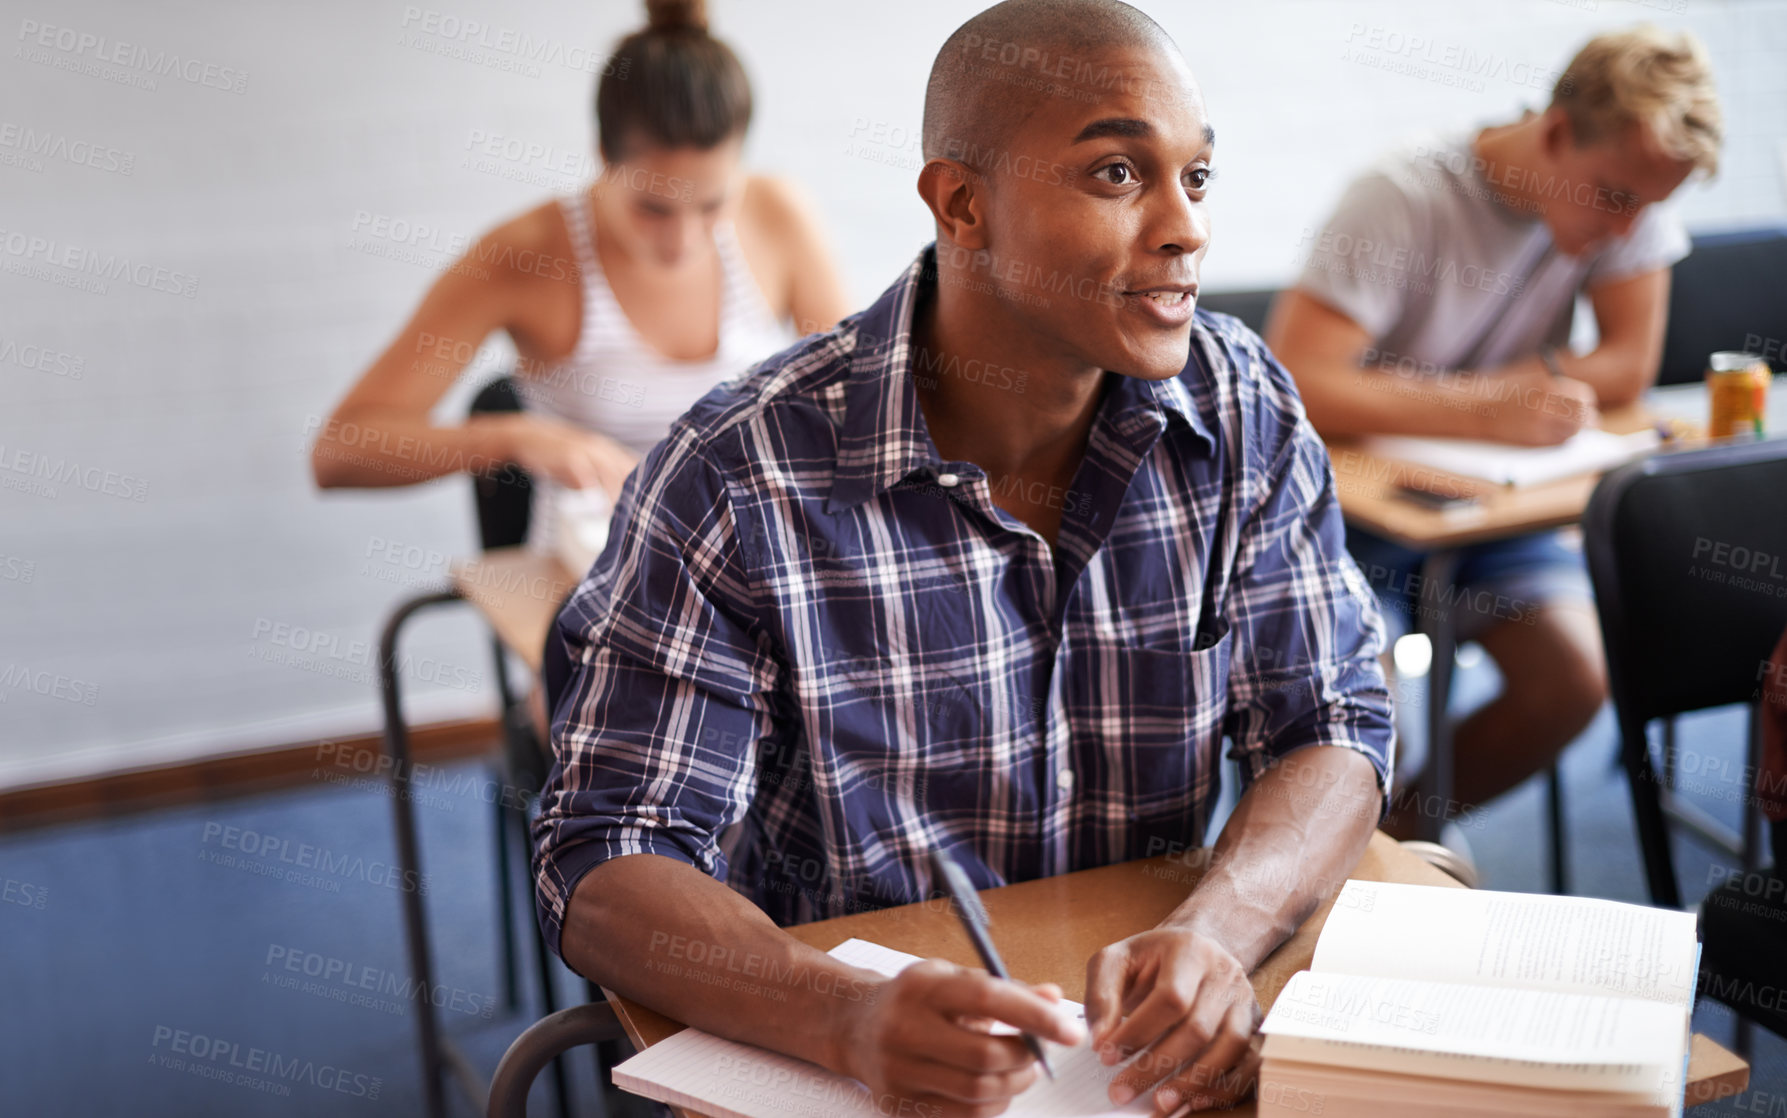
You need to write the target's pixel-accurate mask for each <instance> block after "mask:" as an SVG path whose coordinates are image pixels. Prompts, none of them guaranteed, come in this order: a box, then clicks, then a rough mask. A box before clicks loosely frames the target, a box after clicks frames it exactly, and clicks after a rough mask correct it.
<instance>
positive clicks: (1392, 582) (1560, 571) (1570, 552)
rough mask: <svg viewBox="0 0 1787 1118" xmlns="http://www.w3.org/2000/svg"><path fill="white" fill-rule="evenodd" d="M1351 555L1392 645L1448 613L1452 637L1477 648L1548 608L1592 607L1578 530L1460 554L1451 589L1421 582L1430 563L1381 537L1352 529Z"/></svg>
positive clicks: (1478, 546)
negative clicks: (1488, 636)
mask: <svg viewBox="0 0 1787 1118" xmlns="http://www.w3.org/2000/svg"><path fill="white" fill-rule="evenodd" d="M1346 546H1347V550H1348V551H1350V552H1352V553H1353V559H1354V560H1355V561H1356V562H1357V563H1358V564H1359V570H1360V571H1362V572H1363V573H1364V575H1365V579H1366V581H1367V582H1369V583H1371V588H1372V589H1373V590H1374V591H1376V592H1377V598H1378V605H1379V606H1380V607H1381V608H1382V609H1383V612H1384V625H1385V628H1386V629H1388V630H1389V636H1390V640H1392V641H1394V640H1396V638H1398V637H1400V636H1403V635H1404V634H1407V633H1411V632H1414V631H1416V630H1417V629H1419V628H1420V625H1421V621H1422V620H1423V619H1426V618H1431V617H1436V616H1440V615H1441V614H1439V613H1438V612H1436V611H1448V612H1449V613H1450V615H1451V617H1452V621H1453V625H1454V628H1453V632H1454V633H1456V634H1457V637H1458V639H1459V640H1461V641H1467V640H1472V639H1474V638H1476V637H1478V636H1480V635H1482V634H1483V633H1484V632H1486V631H1488V630H1489V629H1492V628H1494V627H1495V626H1497V625H1499V624H1502V623H1504V622H1514V623H1517V624H1518V623H1525V624H1529V625H1530V624H1532V623H1533V622H1534V621H1535V620H1536V619H1537V616H1538V610H1539V609H1540V607H1542V606H1546V605H1550V604H1552V603H1554V602H1578V603H1582V604H1584V605H1592V604H1593V603H1594V600H1595V599H1594V591H1593V588H1592V587H1591V585H1590V583H1589V578H1588V566H1587V564H1586V563H1585V562H1584V561H1583V558H1582V544H1581V534H1580V533H1579V532H1577V531H1575V530H1573V529H1566V530H1564V531H1561V532H1538V533H1535V534H1533V535H1529V536H1515V537H1514V538H1512V539H1506V540H1496V541H1494V542H1493V543H1481V544H1473V545H1471V546H1469V547H1465V548H1462V549H1460V554H1459V559H1458V566H1457V568H1456V569H1455V570H1454V572H1453V576H1452V581H1451V583H1450V584H1449V585H1437V586H1436V585H1430V584H1428V583H1427V581H1426V579H1425V578H1423V576H1422V574H1421V563H1422V561H1423V560H1425V559H1426V557H1427V556H1426V555H1425V554H1424V553H1422V552H1419V551H1410V550H1409V549H1408V548H1406V547H1403V546H1401V545H1400V544H1395V543H1391V542H1390V541H1389V540H1386V539H1384V538H1383V537H1381V536H1376V535H1373V534H1372V533H1370V532H1366V531H1362V530H1360V529H1357V528H1352V527H1348V528H1347V532H1346Z"/></svg>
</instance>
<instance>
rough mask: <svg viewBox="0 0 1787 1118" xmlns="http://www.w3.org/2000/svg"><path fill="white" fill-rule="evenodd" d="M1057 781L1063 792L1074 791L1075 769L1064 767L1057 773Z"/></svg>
mask: <svg viewBox="0 0 1787 1118" xmlns="http://www.w3.org/2000/svg"><path fill="white" fill-rule="evenodd" d="M1055 783H1056V784H1057V785H1059V786H1060V788H1061V790H1062V791H1063V792H1071V791H1073V770H1072V769H1062V770H1061V771H1060V772H1058V773H1056V774H1055Z"/></svg>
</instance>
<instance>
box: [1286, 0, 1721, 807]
mask: <svg viewBox="0 0 1787 1118" xmlns="http://www.w3.org/2000/svg"><path fill="white" fill-rule="evenodd" d="M1721 131H1722V123H1721V114H1720V109H1719V102H1718V99H1717V97H1716V95H1715V93H1714V90H1713V84H1712V74H1711V68H1710V66H1709V63H1708V59H1707V55H1706V50H1705V48H1704V47H1703V46H1702V45H1701V44H1700V43H1699V42H1698V41H1697V40H1696V39H1695V38H1694V37H1693V36H1691V35H1688V34H1686V33H1680V34H1671V33H1666V32H1663V31H1660V30H1658V29H1657V28H1655V27H1652V26H1649V25H1644V26H1640V27H1636V28H1633V29H1630V30H1626V31H1619V32H1613V33H1610V34H1605V35H1601V36H1599V37H1597V38H1595V39H1594V40H1592V41H1591V42H1589V43H1588V44H1587V45H1586V46H1584V47H1583V48H1582V50H1581V51H1580V52H1579V53H1578V54H1577V55H1576V57H1575V58H1574V59H1573V60H1572V61H1571V62H1570V64H1569V67H1568V68H1567V69H1566V70H1565V72H1564V73H1563V74H1562V75H1561V76H1560V78H1559V80H1558V81H1557V83H1556V85H1555V87H1554V89H1553V92H1552V98H1551V103H1550V105H1549V106H1548V107H1547V108H1546V109H1545V111H1544V112H1538V113H1535V112H1530V111H1529V112H1527V113H1526V114H1525V115H1523V116H1522V117H1521V118H1520V119H1518V120H1516V121H1514V122H1512V123H1509V124H1500V125H1492V126H1490V127H1487V128H1483V129H1481V130H1478V131H1474V132H1467V133H1462V134H1457V135H1452V136H1444V137H1438V138H1433V139H1428V140H1425V141H1422V142H1418V143H1415V144H1413V145H1411V146H1409V147H1407V148H1404V149H1402V150H1400V151H1397V152H1395V153H1394V154H1392V155H1390V156H1388V157H1387V158H1385V159H1383V160H1382V161H1381V162H1379V163H1378V164H1377V165H1376V166H1374V167H1373V168H1372V169H1371V170H1369V171H1367V172H1366V173H1365V174H1364V175H1362V176H1360V177H1359V178H1358V179H1356V180H1355V181H1354V182H1353V183H1352V184H1351V185H1350V186H1349V187H1348V189H1347V190H1346V193H1345V194H1344V195H1343V197H1342V198H1341V201H1340V204H1339V206H1338V208H1337V209H1336V210H1335V212H1334V214H1333V216H1332V217H1330V218H1329V220H1328V222H1327V225H1326V226H1325V227H1324V228H1323V229H1322V230H1321V231H1320V232H1319V233H1312V237H1311V244H1310V254H1309V259H1308V262H1307V264H1306V265H1305V267H1304V270H1303V272H1302V275H1301V276H1300V277H1299V279H1298V281H1297V283H1296V284H1295V286H1294V288H1293V289H1292V290H1290V291H1287V292H1286V293H1285V294H1284V296H1283V297H1282V298H1281V299H1280V300H1279V302H1278V305H1277V306H1276V307H1274V309H1273V314H1272V319H1271V322H1270V323H1269V324H1268V326H1267V330H1266V338H1267V342H1268V344H1269V345H1270V346H1271V348H1272V349H1273V350H1274V351H1275V352H1276V353H1277V354H1278V356H1279V358H1280V359H1281V360H1282V361H1283V362H1284V363H1285V364H1286V365H1287V366H1288V367H1289V368H1290V370H1291V372H1292V373H1293V374H1294V376H1295V377H1296V381H1297V386H1298V389H1299V391H1300V392H1301V393H1302V396H1303V400H1304V403H1305V405H1306V406H1307V407H1308V410H1309V417H1310V419H1311V420H1312V421H1313V422H1314V423H1315V426H1316V428H1317V429H1318V430H1319V431H1320V432H1321V433H1322V434H1323V435H1324V436H1326V437H1328V438H1342V437H1348V436H1358V435H1367V434H1409V435H1446V436H1456V437H1462V438H1473V439H1488V440H1494V441H1499V442H1506V443H1516V444H1524V445H1549V444H1554V443H1558V442H1562V441H1563V440H1565V439H1567V438H1569V437H1570V436H1571V435H1572V434H1574V433H1575V432H1576V431H1578V430H1579V429H1581V428H1582V427H1584V426H1589V425H1593V424H1594V423H1595V422H1596V419H1597V416H1598V409H1601V408H1609V407H1615V406H1618V405H1620V404H1625V403H1629V402H1630V401H1632V400H1635V399H1636V398H1637V397H1638V396H1639V394H1640V393H1642V392H1643V391H1644V389H1645V388H1646V387H1647V386H1649V385H1650V384H1651V382H1652V381H1653V380H1654V379H1655V378H1656V374H1657V365H1658V361H1659V359H1660V357H1661V353H1662V347H1663V327H1664V321H1665V317H1666V313H1667V306H1668V301H1669V269H1670V266H1671V265H1673V264H1674V263H1675V262H1676V261H1677V260H1679V259H1681V258H1682V257H1683V256H1685V255H1686V254H1687V251H1688V238H1687V236H1686V234H1685V233H1684V232H1683V231H1682V228H1681V226H1680V224H1679V223H1678V222H1677V221H1676V220H1675V218H1674V217H1673V216H1672V215H1671V214H1670V213H1669V212H1668V211H1667V209H1666V208H1664V207H1660V206H1657V205H1656V203H1659V202H1662V201H1663V200H1664V199H1666V198H1668V197H1669V196H1670V195H1672V194H1673V193H1675V191H1676V190H1677V188H1679V187H1680V186H1681V185H1682V184H1683V183H1684V182H1685V181H1687V180H1688V179H1689V178H1690V177H1694V176H1696V175H1707V176H1710V175H1712V174H1713V173H1714V172H1715V171H1716V170H1717V166H1718V157H1719V146H1720V140H1721ZM1579 294H1586V295H1587V297H1588V300H1589V303H1590V304H1591V306H1592V307H1593V310H1594V316H1595V323H1596V327H1597V333H1598V336H1599V341H1598V342H1597V344H1596V345H1595V347H1594V349H1593V350H1591V351H1590V352H1587V353H1583V354H1576V353H1572V352H1570V351H1569V350H1568V349H1567V348H1566V345H1567V343H1568V341H1569V337H1570V325H1571V318H1572V311H1573V309H1574V307H1575V304H1576V299H1577V296H1578V295H1579ZM1348 546H1349V548H1350V549H1351V550H1352V553H1353V555H1354V557H1355V558H1356V559H1357V560H1358V561H1359V565H1360V566H1361V567H1362V568H1363V569H1364V571H1365V573H1366V575H1367V577H1368V578H1370V579H1371V580H1372V582H1373V584H1374V586H1375V588H1376V589H1377V590H1378V593H1379V596H1380V598H1381V599H1383V601H1384V603H1385V605H1386V606H1387V607H1388V608H1387V609H1386V613H1387V614H1388V616H1389V617H1390V618H1391V621H1392V624H1393V625H1394V624H1397V623H1398V621H1400V623H1401V624H1402V625H1404V626H1407V625H1409V624H1410V618H1412V617H1414V616H1419V614H1418V612H1417V611H1420V610H1427V609H1451V610H1453V611H1455V624H1456V626H1457V631H1458V634H1459V636H1460V639H1464V640H1475V641H1478V642H1479V643H1480V644H1481V645H1482V646H1483V647H1484V649H1486V650H1487V651H1488V652H1489V654H1490V655H1491V656H1492V657H1493V658H1494V659H1495V661H1496V664H1497V666H1498V667H1499V668H1500V670H1501V674H1502V678H1503V681H1504V687H1503V690H1502V693H1501V695H1500V696H1499V697H1497V698H1496V699H1495V700H1494V701H1492V702H1490V703H1489V704H1488V705H1486V706H1484V707H1483V708H1481V709H1480V710H1478V711H1477V712H1476V713H1475V714H1473V715H1471V716H1470V717H1469V718H1467V719H1466V720H1465V722H1464V723H1463V724H1462V725H1461V726H1460V727H1459V728H1458V731H1457V734H1456V738H1455V742H1456V745H1455V748H1456V755H1457V761H1456V777H1455V779H1456V794H1457V800H1458V801H1459V802H1460V803H1462V804H1466V805H1473V804H1480V803H1482V802H1483V801H1485V800H1488V799H1490V798H1492V797H1494V796H1496V795H1498V794H1500V793H1501V792H1503V791H1506V790H1507V789H1509V788H1512V787H1513V786H1515V785H1516V784H1519V783H1520V782H1521V781H1523V780H1525V779H1526V778H1527V777H1528V776H1530V775H1532V774H1533V773H1535V772H1537V771H1539V770H1540V769H1542V768H1543V767H1545V766H1546V765H1548V764H1549V763H1550V762H1551V761H1552V760H1553V759H1554V758H1555V757H1556V756H1557V754H1558V753H1559V752H1560V751H1561V750H1562V749H1563V747H1564V746H1565V745H1567V744H1569V742H1570V741H1571V740H1572V739H1574V738H1575V737H1576V735H1577V734H1579V733H1580V732H1581V731H1582V730H1583V729H1584V728H1585V727H1586V726H1587V725H1588V723H1589V722H1590V721H1591V720H1592V719H1593V718H1594V716H1595V713H1596V712H1597V711H1598V710H1599V709H1600V706H1601V704H1602V702H1603V701H1604V699H1605V696H1606V680H1605V671H1604V667H1603V663H1602V656H1601V647H1600V635H1599V629H1598V626H1597V624H1596V620H1595V614H1594V610H1593V606H1592V603H1591V599H1590V591H1589V585H1588V580H1587V577H1586V574H1585V572H1584V569H1583V564H1582V559H1581V554H1580V551H1579V549H1572V548H1570V547H1568V546H1567V545H1566V543H1565V542H1564V541H1562V540H1560V539H1559V537H1558V536H1557V535H1556V534H1552V533H1546V534H1541V535H1536V536H1529V537H1524V538H1521V539H1516V540H1510V541H1504V542H1500V543H1494V544H1486V545H1482V546H1479V547H1474V548H1470V549H1468V550H1467V551H1466V553H1465V554H1464V556H1463V558H1462V561H1461V564H1460V567H1459V570H1458V586H1456V587H1452V588H1447V587H1436V586H1425V585H1423V584H1422V580H1421V577H1420V575H1419V573H1418V572H1419V570H1420V563H1421V560H1422V558H1423V557H1422V556H1420V555H1418V554H1416V553H1414V552H1410V551H1408V550H1406V549H1404V548H1401V547H1397V546H1396V545H1394V544H1391V543H1390V542H1388V541H1386V540H1383V539H1380V538H1378V537H1375V536H1372V535H1369V534H1367V533H1360V532H1351V533H1349V535H1348ZM1461 589H1462V591H1463V592H1462V593H1461V592H1460V590H1461ZM1410 767H1413V766H1410ZM1405 773H1407V782H1406V783H1407V787H1409V788H1412V787H1413V786H1414V781H1415V780H1416V779H1418V775H1417V774H1416V773H1410V772H1408V768H1404V770H1403V772H1399V774H1398V776H1399V777H1401V776H1403V775H1404V774H1405ZM1399 783H1403V782H1402V781H1399ZM1399 806H1401V807H1402V808H1403V810H1401V811H1398V812H1396V813H1394V814H1393V815H1392V817H1391V819H1390V821H1389V826H1390V829H1391V830H1392V831H1393V832H1395V831H1402V832H1404V833H1408V832H1411V831H1412V829H1413V824H1414V820H1413V818H1411V817H1410V813H1409V811H1408V810H1407V801H1406V800H1403V801H1399Z"/></svg>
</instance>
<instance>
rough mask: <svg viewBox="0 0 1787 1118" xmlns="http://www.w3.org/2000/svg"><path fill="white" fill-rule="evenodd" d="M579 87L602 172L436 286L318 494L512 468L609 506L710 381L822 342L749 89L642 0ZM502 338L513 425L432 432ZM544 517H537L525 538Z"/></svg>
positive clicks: (687, 13)
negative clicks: (589, 108) (634, 24)
mask: <svg viewBox="0 0 1787 1118" xmlns="http://www.w3.org/2000/svg"><path fill="white" fill-rule="evenodd" d="M646 13H647V24H646V26H645V27H644V28H642V29H640V30H638V31H635V32H634V33H632V34H631V35H628V36H626V37H625V38H624V39H622V40H621V41H620V42H619V44H617V45H616V47H615V49H614V53H613V57H612V59H611V62H610V65H608V66H607V67H606V68H605V70H604V73H603V75H602V77H601V79H600V80H599V82H598V84H597V87H596V104H595V109H596V128H597V146H598V153H599V154H600V156H601V160H602V165H603V166H602V171H601V173H600V174H599V175H598V176H597V178H596V181H595V182H594V183H593V184H591V185H590V186H589V187H588V188H587V189H586V190H583V191H580V192H578V193H576V194H574V195H571V196H568V197H562V198H555V199H552V200H551V201H548V202H546V203H545V204H543V205H540V206H538V207H536V208H534V209H532V210H530V211H528V212H527V213H524V214H522V215H521V216H520V217H517V218H515V219H514V220H512V221H509V222H506V223H504V224H502V225H499V226H497V227H496V228H495V229H492V230H490V231H489V232H488V233H486V234H485V235H484V236H483V237H481V238H480V239H479V240H478V241H477V242H476V243H474V244H473V245H472V247H471V249H470V250H469V251H468V252H467V253H466V256H465V257H464V258H463V259H462V261H461V263H460V264H457V265H455V266H454V267H450V268H448V269H446V270H445V271H444V272H443V273H442V275H441V277H440V279H439V280H438V281H437V282H436V283H435V285H434V286H433V288H432V289H430V290H429V292H428V294H427V295H426V296H425V297H424V298H423V300H422V304H421V306H420V307H419V308H417V310H416V312H415V314H414V315H413V316H412V317H411V318H410V321H409V322H408V323H407V324H406V325H405V326H404V328H403V330H402V331H401V332H400V333H399V334H398V336H397V338H396V339H395V340H394V341H393V342H392V343H391V345H390V346H389V347H388V348H387V349H386V350H385V352H384V353H383V354H382V355H381V356H380V357H379V358H378V360H377V361H375V362H374V363H373V364H372V366H371V367H370V368H369V369H367V370H366V372H365V373H364V374H363V375H362V376H361V378H360V380H359V382H358V383H357V384H355V385H354V387H353V389H352V390H351V391H350V392H349V393H348V394H347V397H346V398H345V399H343V400H342V402H341V404H340V405H339V406H338V407H337V408H336V410H335V414H334V416H333V417H332V418H331V421H330V422H329V423H328V424H326V425H325V426H324V428H323V432H322V435H321V436H320V437H319V438H318V440H317V443H316V445H315V447H314V448H313V451H312V455H311V464H312V469H313V472H314V473H315V476H316V481H317V484H318V485H319V486H322V487H325V488H332V487H336V486H350V487H351V486H390V485H407V484H412V483H415V482H419V481H425V480H427V479H430V478H434V477H441V476H444V475H447V474H451V473H455V472H458V471H461V470H472V471H479V470H484V469H487V468H489V466H490V465H492V464H496V463H504V462H514V463H517V464H519V465H520V466H521V467H522V468H524V469H526V470H527V471H528V472H529V473H530V474H532V475H533V476H534V477H535V478H536V479H538V480H540V481H543V482H545V483H546V487H547V488H548V489H551V488H553V487H554V486H562V487H566V488H571V489H585V490H587V489H599V490H601V491H603V492H604V493H606V494H607V495H608V496H615V495H618V494H619V492H620V487H621V483H622V482H623V481H624V480H625V479H626V476H627V474H628V473H629V472H630V471H631V470H632V468H633V465H634V464H635V463H636V462H637V461H638V460H639V458H640V457H641V456H643V455H644V454H645V453H646V451H648V450H650V449H651V447H652V445H653V444H655V443H656V442H657V441H658V440H659V439H661V438H662V437H663V435H664V433H665V432H666V430H667V429H668V428H669V426H670V423H671V422H672V421H673V420H675V419H676V418H677V417H678V416H679V415H681V414H682V413H683V412H684V411H686V410H687V409H688V408H689V406H690V405H692V404H693V403H694V402H695V401H696V400H698V399H700V398H701V397H702V396H703V395H704V394H705V393H706V392H707V391H708V390H709V389H710V388H712V387H714V386H715V385H717V384H719V383H720V382H721V381H722V380H725V379H727V378H729V377H732V376H734V375H736V374H739V373H742V372H743V371H744V370H745V369H747V368H748V367H750V366H751V365H753V364H755V363H756V362H758V361H760V360H762V359H763V358H765V357H768V356H769V355H770V354H772V353H775V352H776V351H778V350H780V349H782V348H784V347H785V346H786V345H787V344H788V343H789V342H791V341H792V340H793V338H794V334H793V332H791V331H790V330H789V328H788V323H789V322H790V321H792V323H793V324H794V325H795V326H796V327H797V328H798V330H799V332H801V333H806V332H810V331H814V330H820V329H825V328H828V327H830V326H831V325H832V324H833V323H834V322H836V321H837V320H838V319H839V318H841V317H842V316H843V315H844V313H845V312H846V310H847V309H848V308H847V306H846V301H845V298H844V293H843V291H842V287H841V284H840V283H839V280H838V277H837V271H836V268H835V267H834V265H833V263H832V261H831V258H830V255H829V252H828V251H827V249H826V246H825V243H824V239H823V238H822V236H821V235H820V233H819V230H818V226H817V222H816V221H815V220H814V217H813V214H812V208H811V206H810V205H809V204H808V203H807V202H806V201H805V200H804V199H803V198H802V197H801V196H800V195H799V194H798V193H797V192H796V191H795V190H794V189H793V188H792V187H791V186H790V185H788V184H787V183H785V182H781V181H778V180H776V179H772V178H766V177H763V176H758V175H749V174H746V173H745V171H744V168H743V166H742V163H741V156H742V151H743V147H744V138H745V132H746V129H747V128H748V127H749V125H750V122H751V86H750V82H749V81H748V80H747V78H746V76H745V71H744V67H743V66H742V65H740V63H739V60H738V57H737V56H736V55H734V54H733V52H732V50H731V49H730V48H729V47H727V46H726V44H724V43H722V42H720V41H719V40H718V39H715V38H714V37H713V36H712V35H710V34H709V33H708V30H707V17H706V6H705V5H704V4H703V3H702V2H701V0H647V3H646ZM496 330H503V331H507V332H508V334H509V336H510V338H511V339H513V341H514V344H515V348H516V350H517V352H518V354H519V361H518V363H517V369H516V373H517V380H518V382H519V384H520V387H521V391H522V396H523V400H524V401H525V403H526V409H525V410H524V411H522V412H520V413H512V414H498V415H479V416H474V417H472V418H470V419H468V420H467V421H465V422H463V423H459V424H437V423H435V422H434V421H433V420H432V418H431V414H430V413H431V412H432V411H433V409H434V407H435V405H436V404H437V403H438V402H439V401H440V399H441V398H442V397H443V396H444V395H445V394H446V392H447V390H448V388H449V387H450V386H451V385H452V384H453V382H454V381H455V380H457V379H458V377H459V375H460V374H461V372H462V371H463V370H464V367H465V365H466V363H467V362H468V361H470V359H471V358H472V356H473V355H474V354H475V353H476V352H477V351H478V348H479V347H480V346H481V345H482V344H483V343H484V340H485V338H486V337H487V336H488V335H489V334H490V333H491V332H493V331H496ZM547 519H548V518H546V517H541V516H536V517H535V518H534V520H535V522H536V523H541V522H543V521H546V520H547Z"/></svg>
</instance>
